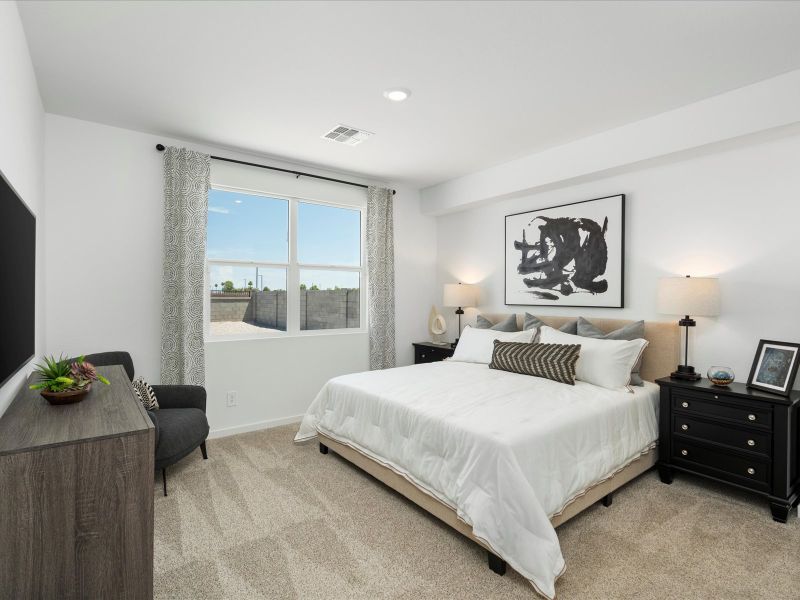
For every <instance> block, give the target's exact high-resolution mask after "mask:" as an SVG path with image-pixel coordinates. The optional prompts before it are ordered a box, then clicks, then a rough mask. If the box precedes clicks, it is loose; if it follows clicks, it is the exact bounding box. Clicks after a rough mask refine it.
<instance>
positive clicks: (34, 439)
mask: <svg viewBox="0 0 800 600" xmlns="http://www.w3.org/2000/svg"><path fill="white" fill-rule="evenodd" d="M97 370H98V371H99V372H100V373H102V374H103V375H105V376H106V377H107V378H108V379H109V380H110V381H111V385H110V386H106V385H102V384H100V383H98V382H95V383H93V384H92V391H91V392H90V393H89V394H88V395H87V396H86V397H85V398H84V399H83V400H82V401H81V402H79V403H76V404H67V405H63V406H52V405H50V404H48V403H47V401H46V400H45V399H44V398H42V397H41V396H40V395H39V393H38V392H35V391H31V390H28V389H27V386H25V389H23V390H22V391H21V392H20V394H19V395H18V396H17V397H16V398H15V400H14V401H13V402H12V404H11V406H9V407H8V409H7V410H6V412H5V414H4V415H3V417H2V418H0V490H2V505H1V506H0V540H2V546H3V548H4V551H3V553H2V556H3V558H2V560H0V596H2V597H3V598H14V599H16V600H22V599H27V598H37V599H39V598H42V599H47V598H115V599H150V598H152V597H153V460H154V443H155V431H154V429H153V424H152V422H151V421H150V418H149V417H148V416H147V413H146V412H145V411H144V408H143V407H142V404H141V402H139V400H138V399H137V398H136V396H135V395H134V393H133V389H132V388H131V383H130V381H129V380H128V377H127V375H126V374H125V371H124V370H123V369H122V367H120V366H112V367H98V369H97Z"/></svg>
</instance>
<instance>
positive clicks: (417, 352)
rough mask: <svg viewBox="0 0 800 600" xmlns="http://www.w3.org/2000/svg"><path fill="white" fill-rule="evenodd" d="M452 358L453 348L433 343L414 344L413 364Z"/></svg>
mask: <svg viewBox="0 0 800 600" xmlns="http://www.w3.org/2000/svg"><path fill="white" fill-rule="evenodd" d="M451 356H453V348H451V347H450V346H449V345H448V346H443V345H442V344H434V343H433V342H414V364H415V365H418V364H420V363H430V362H437V361H440V360H444V359H445V358H450V357H451Z"/></svg>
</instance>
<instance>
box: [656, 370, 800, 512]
mask: <svg viewBox="0 0 800 600" xmlns="http://www.w3.org/2000/svg"><path fill="white" fill-rule="evenodd" d="M656 383H658V385H660V386H661V408H660V411H661V414H660V423H659V429H660V431H659V438H660V440H659V450H658V455H659V459H658V470H659V474H660V476H661V481H663V482H664V483H672V477H673V473H674V471H685V472H687V473H694V474H695V475H700V476H702V477H706V478H708V479H713V480H715V481H721V482H724V483H727V484H730V485H734V486H736V487H739V488H744V489H747V490H750V491H752V492H756V493H758V494H761V495H762V496H765V497H766V498H767V499H768V500H769V503H770V508H771V509H772V518H773V519H775V520H776V521H779V522H781V523H785V522H786V520H787V519H788V517H789V512H790V511H791V509H792V506H793V505H794V504H796V503H797V501H798V494H800V473H798V468H799V465H800V446H798V430H800V392H792V395H791V396H790V397H788V398H785V397H783V396H777V395H773V394H768V393H765V392H760V391H757V390H751V389H749V388H748V387H747V386H745V385H744V384H741V383H732V384H731V385H729V386H727V387H716V386H714V385H712V384H711V382H710V381H708V380H707V379H701V380H700V381H679V380H676V379H671V378H669V377H665V378H663V379H659V380H657V381H656Z"/></svg>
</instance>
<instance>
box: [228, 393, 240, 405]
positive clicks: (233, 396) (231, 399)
mask: <svg viewBox="0 0 800 600" xmlns="http://www.w3.org/2000/svg"><path fill="white" fill-rule="evenodd" d="M225 403H226V404H227V405H228V407H231V406H238V405H239V393H238V392H228V393H227V394H225Z"/></svg>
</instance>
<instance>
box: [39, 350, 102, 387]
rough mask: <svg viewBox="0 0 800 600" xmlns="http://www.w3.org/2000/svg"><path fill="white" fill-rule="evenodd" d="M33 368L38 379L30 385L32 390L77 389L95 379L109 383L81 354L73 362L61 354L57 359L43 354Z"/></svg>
mask: <svg viewBox="0 0 800 600" xmlns="http://www.w3.org/2000/svg"><path fill="white" fill-rule="evenodd" d="M33 370H34V373H36V374H37V375H38V376H39V381H38V382H36V383H34V384H32V385H31V386H30V388H31V389H32V390H43V389H47V390H49V391H51V392H64V391H66V390H79V389H82V388H85V387H86V386H87V385H89V384H90V383H91V382H92V381H95V380H96V381H100V382H102V383H105V384H106V385H108V384H109V381H108V379H106V378H105V377H103V376H102V375H100V374H99V373H97V370H96V369H95V367H94V365H92V364H91V363H88V362H86V361H85V360H84V358H83V356H81V357H80V358H79V359H78V360H77V361H76V362H73V363H70V362H69V359H67V358H64V356H63V355H61V356H59V357H58V359H56V358H55V357H53V356H45V357H44V362H42V363H41V364H38V365H36V366H35V367H34V369H33Z"/></svg>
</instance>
